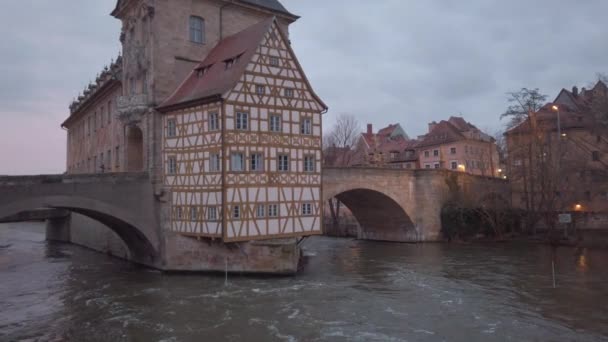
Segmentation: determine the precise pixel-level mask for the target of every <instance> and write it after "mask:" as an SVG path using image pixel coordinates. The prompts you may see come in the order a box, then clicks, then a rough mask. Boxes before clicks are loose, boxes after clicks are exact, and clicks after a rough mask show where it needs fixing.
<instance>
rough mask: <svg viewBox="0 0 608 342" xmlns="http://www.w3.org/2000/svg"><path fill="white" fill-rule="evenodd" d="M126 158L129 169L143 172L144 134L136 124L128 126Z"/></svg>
mask: <svg viewBox="0 0 608 342" xmlns="http://www.w3.org/2000/svg"><path fill="white" fill-rule="evenodd" d="M126 145H127V148H126V153H125V157H126V158H125V159H126V164H127V171H129V172H141V171H143V169H144V134H143V132H142V130H141V128H139V127H138V126H136V125H132V126H128V127H127V144H126Z"/></svg>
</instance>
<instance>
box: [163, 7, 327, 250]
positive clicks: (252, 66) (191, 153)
mask: <svg viewBox="0 0 608 342" xmlns="http://www.w3.org/2000/svg"><path fill="white" fill-rule="evenodd" d="M245 42H246V43H245ZM225 51H242V52H238V53H237V54H236V55H232V54H230V53H229V52H225ZM210 56H211V57H210V58H208V59H207V60H205V61H203V63H201V64H200V65H199V66H198V67H197V68H196V69H195V70H194V71H193V72H192V73H191V75H190V76H189V79H187V80H186V81H185V82H184V83H183V84H182V86H181V87H180V89H178V90H176V92H175V93H174V94H173V95H172V96H171V97H170V98H169V99H168V100H167V101H166V103H165V104H163V105H161V111H163V112H165V115H164V120H163V127H164V135H163V157H164V165H165V167H164V171H165V184H166V186H167V187H169V188H171V194H172V198H171V204H172V210H171V229H173V230H174V231H176V232H179V233H183V234H186V235H192V236H198V237H209V238H222V239H223V240H224V241H228V242H233V241H250V240H260V239H270V238H284V237H294V236H303V235H314V234H320V233H321V222H322V220H321V210H322V196H321V158H322V156H321V153H322V152H321V132H322V120H321V116H322V113H323V112H324V111H325V110H326V106H325V104H323V102H322V101H321V100H320V99H319V98H318V97H317V96H316V95H315V93H314V91H313V90H312V88H311V86H310V84H309V82H308V81H307V79H306V77H305V75H304V72H303V70H302V68H301V66H300V64H299V63H298V61H297V58H296V56H295V54H294V52H293V50H292V49H291V47H290V46H289V43H288V40H287V37H286V35H285V34H284V33H283V32H282V31H281V29H280V28H279V26H278V25H277V22H276V20H275V19H274V18H272V19H269V20H266V21H264V22H262V23H259V24H256V25H255V26H253V27H251V28H248V29H246V30H244V31H242V32H241V33H238V34H236V35H235V36H232V37H228V38H227V42H226V43H222V42H220V43H219V44H218V46H216V47H215V48H214V50H213V51H212V52H211V53H210ZM237 60H238V61H237ZM231 68H234V69H235V70H231ZM222 73H225V75H221V74H222ZM206 77H208V78H209V79H206ZM218 78H232V79H233V82H232V83H230V84H228V85H226V88H225V89H222V90H221V91H220V94H212V93H209V92H207V90H208V89H209V88H213V86H211V87H209V84H208V83H213V81H214V80H217V79H218ZM199 93H200V94H201V96H200V98H197V96H196V94H199ZM218 95H220V98H219V100H218V101H216V102H210V103H207V104H203V105H196V103H197V101H198V102H199V103H200V102H208V101H204V100H205V99H217V96H218ZM184 98H186V99H188V100H187V101H183V100H182V99H184ZM191 104H194V105H191Z"/></svg>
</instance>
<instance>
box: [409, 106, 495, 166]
mask: <svg viewBox="0 0 608 342" xmlns="http://www.w3.org/2000/svg"><path fill="white" fill-rule="evenodd" d="M416 150H417V151H418V155H419V159H420V167H421V168H424V169H448V170H454V171H461V172H467V173H470V174H474V175H479V176H489V177H501V176H502V174H501V173H502V170H501V169H500V168H499V166H498V159H499V158H498V150H497V148H496V143H495V141H494V139H493V138H492V137H490V136H489V135H487V134H485V133H483V132H481V131H480V130H479V129H478V128H477V127H475V126H474V125H473V124H471V123H469V122H466V121H465V120H464V119H463V118H461V117H450V118H449V119H448V120H443V121H440V122H439V123H436V122H432V123H430V124H429V132H428V133H427V134H426V135H424V136H421V137H419V142H418V143H417V144H416Z"/></svg>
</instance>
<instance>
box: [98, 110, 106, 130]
mask: <svg viewBox="0 0 608 342" xmlns="http://www.w3.org/2000/svg"><path fill="white" fill-rule="evenodd" d="M105 112H106V111H105V110H104V107H103V106H101V110H100V111H99V128H103V121H104V120H103V119H104V117H103V115H104V114H105Z"/></svg>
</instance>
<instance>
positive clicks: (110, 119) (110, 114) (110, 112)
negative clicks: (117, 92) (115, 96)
mask: <svg viewBox="0 0 608 342" xmlns="http://www.w3.org/2000/svg"><path fill="white" fill-rule="evenodd" d="M111 122H112V101H108V123H111Z"/></svg>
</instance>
